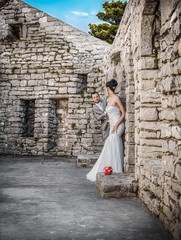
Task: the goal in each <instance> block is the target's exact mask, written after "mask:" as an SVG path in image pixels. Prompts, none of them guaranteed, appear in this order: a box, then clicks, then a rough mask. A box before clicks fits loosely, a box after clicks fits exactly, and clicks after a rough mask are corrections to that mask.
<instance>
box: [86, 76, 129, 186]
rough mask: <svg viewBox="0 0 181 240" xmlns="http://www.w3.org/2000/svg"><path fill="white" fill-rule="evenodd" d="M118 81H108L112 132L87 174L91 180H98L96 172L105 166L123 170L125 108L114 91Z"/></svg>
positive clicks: (108, 102)
mask: <svg viewBox="0 0 181 240" xmlns="http://www.w3.org/2000/svg"><path fill="white" fill-rule="evenodd" d="M117 85H118V84H117V81H116V80H114V79H112V80H110V81H108V82H107V83H106V89H105V92H106V94H108V96H109V97H108V99H107V107H106V112H107V114H108V117H109V123H110V133H109V136H108V138H107V139H106V141H105V144H104V147H103V149H102V152H101V154H100V156H99V158H98V160H97V161H96V163H95V165H94V166H93V168H92V169H91V171H90V172H89V173H88V174H87V175H86V177H87V179H88V180H90V181H95V180H96V174H97V173H98V172H103V169H104V167H106V166H111V167H112V168H113V172H119V173H120V172H123V158H124V152H123V143H122V139H121V136H122V134H123V132H124V128H125V126H124V122H123V119H124V117H125V110H124V107H123V104H122V102H121V100H120V98H119V97H118V96H117V95H116V94H115V93H114V90H115V88H116V86H117Z"/></svg>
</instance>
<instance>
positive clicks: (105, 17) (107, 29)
mask: <svg viewBox="0 0 181 240" xmlns="http://www.w3.org/2000/svg"><path fill="white" fill-rule="evenodd" d="M126 5H127V2H123V1H114V0H112V2H108V1H106V2H105V3H103V4H102V6H103V9H104V12H98V13H97V14H96V16H97V17H98V18H99V19H100V20H102V21H105V22H107V23H101V24H98V25H96V24H91V23H89V28H90V31H89V33H90V34H91V35H92V36H94V37H97V38H100V39H101V40H103V41H105V42H107V43H109V44H112V43H113V41H114V38H115V35H116V33H117V30H118V27H119V23H120V21H121V18H122V16H123V13H124V11H125V8H126Z"/></svg>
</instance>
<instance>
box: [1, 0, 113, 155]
mask: <svg viewBox="0 0 181 240" xmlns="http://www.w3.org/2000/svg"><path fill="white" fill-rule="evenodd" d="M5 2H6V3H5ZM5 2H2V1H1V3H2V4H1V9H0V10H1V11H0V44H1V45H0V59H1V60H0V64H1V65H0V66H1V68H0V78H1V80H0V88H1V90H0V91H1V97H0V102H1V103H0V106H1V117H0V121H1V122H0V132H1V137H0V152H1V153H3V154H19V155H57V156H61V155H65V156H73V157H75V156H77V155H78V154H83V153H88V154H92V153H99V152H100V151H101V148H102V139H101V131H100V123H99V122H97V121H95V119H94V117H93V115H92V102H91V99H90V96H91V92H92V91H95V90H97V91H99V92H100V94H102V92H103V91H102V90H103V86H102V83H104V82H105V80H104V76H103V74H102V70H101V69H100V68H99V65H100V63H101V61H102V59H103V56H104V54H105V52H106V51H107V49H108V48H109V45H108V44H107V43H105V42H103V41H101V40H99V39H96V38H94V37H92V36H90V35H89V34H87V33H84V32H82V31H80V30H78V29H76V28H74V27H72V26H70V25H68V24H66V23H64V22H62V21H61V20H59V19H56V18H54V17H51V16H49V15H48V14H46V13H44V12H42V11H39V10H37V9H35V8H33V7H31V6H29V5H28V4H26V3H24V2H23V1H20V0H18V1H12V0H10V1H5ZM86 77H87V82H86ZM83 81H84V82H83ZM81 84H82V85H83V86H81ZM28 101H34V103H35V104H34V110H32V111H34V119H33V120H32V121H34V129H33V136H32V135H31V134H30V135H29V136H28V135H26V134H25V135H26V136H25V135H24V134H23V131H24V130H23V129H24V128H26V127H25V126H24V125H25V120H24V118H28V116H27V114H28V113H27V111H29V110H26V107H25V105H26V104H25V102H26V103H28ZM27 105H28V104H27ZM31 105H32V104H31ZM27 107H28V106H27ZM30 111H31V110H30ZM31 116H32V115H31ZM27 124H29V122H27ZM27 124H26V125H27Z"/></svg>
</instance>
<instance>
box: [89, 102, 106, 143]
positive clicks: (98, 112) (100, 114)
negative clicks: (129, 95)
mask: <svg viewBox="0 0 181 240" xmlns="http://www.w3.org/2000/svg"><path fill="white" fill-rule="evenodd" d="M99 103H100V105H101V108H102V109H100V108H99V107H98V106H97V105H96V104H95V105H94V106H93V114H94V116H95V118H96V119H97V120H98V121H101V131H102V140H103V142H105V140H106V138H107V137H108V135H109V130H110V127H109V120H108V116H107V114H106V113H105V109H106V105H107V101H106V99H104V100H100V101H99Z"/></svg>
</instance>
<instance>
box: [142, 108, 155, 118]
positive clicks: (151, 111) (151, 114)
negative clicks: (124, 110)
mask: <svg viewBox="0 0 181 240" xmlns="http://www.w3.org/2000/svg"><path fill="white" fill-rule="evenodd" d="M140 119H141V120H143V121H145V120H148V121H152V120H157V119H158V111H157V109H156V108H141V109H140Z"/></svg>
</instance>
